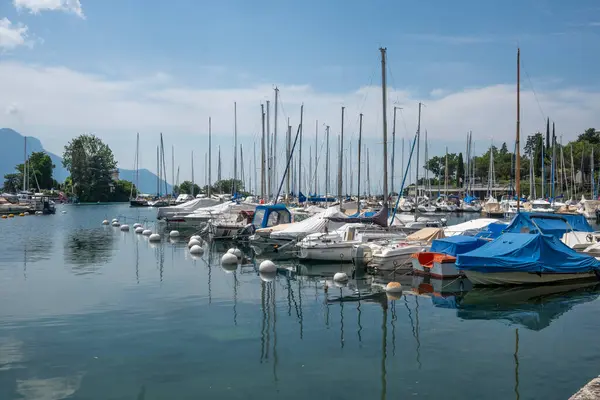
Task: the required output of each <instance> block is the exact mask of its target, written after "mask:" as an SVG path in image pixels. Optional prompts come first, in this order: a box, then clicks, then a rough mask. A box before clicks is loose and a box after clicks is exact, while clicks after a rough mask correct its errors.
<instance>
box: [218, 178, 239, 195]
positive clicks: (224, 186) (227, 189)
mask: <svg viewBox="0 0 600 400" xmlns="http://www.w3.org/2000/svg"><path fill="white" fill-rule="evenodd" d="M234 182H235V183H236V185H235V187H236V190H237V192H238V193H242V192H244V189H245V188H244V183H243V182H242V181H241V180H239V179H236V180H234V179H222V180H220V181H217V182H215V183H214V185H213V186H212V189H211V191H212V192H213V193H232V192H233V184H234Z"/></svg>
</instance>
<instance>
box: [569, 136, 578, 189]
mask: <svg viewBox="0 0 600 400" xmlns="http://www.w3.org/2000/svg"><path fill="white" fill-rule="evenodd" d="M570 147H571V198H572V197H573V196H577V190H576V189H575V163H574V162H573V144H571V146H570Z"/></svg>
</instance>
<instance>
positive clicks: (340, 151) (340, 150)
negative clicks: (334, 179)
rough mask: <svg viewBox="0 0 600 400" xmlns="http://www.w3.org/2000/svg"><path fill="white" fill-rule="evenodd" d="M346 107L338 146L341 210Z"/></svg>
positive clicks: (338, 188) (338, 190)
mask: <svg viewBox="0 0 600 400" xmlns="http://www.w3.org/2000/svg"><path fill="white" fill-rule="evenodd" d="M345 108H346V107H342V129H341V135H340V136H339V140H340V141H339V146H338V154H339V156H338V186H337V192H338V193H337V194H338V201H339V202H340V210H341V209H343V207H342V184H343V182H342V169H343V168H344V167H343V162H344V109H345Z"/></svg>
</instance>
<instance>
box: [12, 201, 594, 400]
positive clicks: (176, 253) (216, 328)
mask: <svg viewBox="0 0 600 400" xmlns="http://www.w3.org/2000/svg"><path fill="white" fill-rule="evenodd" d="M62 210H65V211H67V213H66V214H62V213H61V211H62ZM117 216H127V217H128V218H127V221H128V222H129V221H131V223H133V222H134V220H138V221H143V220H148V221H150V223H149V226H151V227H153V226H154V217H155V210H152V209H130V208H129V207H128V206H127V205H117V206H59V207H58V211H57V214H56V215H53V216H39V217H34V216H29V217H24V218H14V219H11V220H0V399H27V400H29V399H36V400H39V399H42V400H54V399H102V400H106V399H138V400H140V399H146V400H151V399H261V400H264V399H307V398H311V399H344V400H349V399H361V400H362V399H386V398H387V399H403V398H424V399H440V398H450V399H483V398H485V399H510V398H516V399H566V398H568V397H569V396H570V395H572V394H573V393H574V392H576V391H577V390H578V389H579V388H580V387H581V386H583V385H584V384H585V383H587V381H589V380H590V379H591V378H593V377H595V376H597V375H598V374H599V373H600V346H599V345H597V344H596V343H597V337H598V332H599V331H600V317H598V309H599V306H600V301H599V300H598V295H599V294H600V290H599V289H598V287H597V285H596V284H594V283H591V284H589V283H588V284H585V285H571V286H568V287H559V288H556V287H554V288H541V289H540V288H538V289H494V290H483V289H476V290H472V291H469V292H466V293H462V294H460V295H458V296H450V295H432V294H422V295H416V294H415V292H413V291H411V282H412V278H411V277H408V278H405V279H403V280H402V282H403V284H404V286H405V290H406V293H405V294H404V295H403V296H400V297H398V298H397V299H389V298H387V297H386V296H385V294H383V295H382V294H378V293H377V287H378V285H377V284H378V283H379V284H384V283H385V282H386V278H385V277H371V276H366V277H361V278H357V279H353V280H351V281H350V282H349V284H348V286H347V287H344V288H337V287H335V286H332V287H329V289H328V290H327V291H326V290H324V287H325V286H329V285H328V284H327V283H326V281H327V280H330V279H331V278H330V277H331V276H332V275H333V273H335V272H337V271H339V270H340V269H341V268H344V269H345V270H346V271H348V272H350V270H351V266H345V267H340V266H338V265H319V266H297V265H294V263H290V264H289V270H288V271H287V272H284V273H280V274H279V275H277V277H276V278H275V279H274V280H272V281H266V282H265V281H263V280H261V278H260V277H259V275H258V273H257V272H255V269H254V268H253V267H252V266H250V265H248V266H244V267H242V268H238V269H237V270H235V271H226V270H224V269H223V268H222V267H221V266H220V265H219V264H220V255H221V254H222V252H223V251H225V250H226V249H227V248H228V247H230V246H229V245H228V244H220V245H219V246H217V247H213V248H208V247H207V248H206V250H207V251H206V252H205V254H204V255H203V256H202V257H201V258H198V259H194V258H191V257H190V255H189V253H188V251H187V246H186V240H182V241H180V242H175V243H172V242H170V241H169V240H163V241H162V242H161V243H160V244H157V245H152V244H150V243H148V240H147V239H146V238H145V237H142V236H141V235H136V234H135V233H133V230H132V231H130V232H121V231H119V230H118V228H112V227H110V226H102V225H101V224H100V223H101V221H102V220H103V219H112V218H114V217H117ZM407 279H408V280H407ZM417 284H418V282H416V283H415V286H416V285H417ZM427 287H428V285H427V284H424V285H421V289H423V288H427ZM425 291H426V290H425ZM357 293H360V294H361V295H360V296H358V295H357ZM341 300H343V301H341Z"/></svg>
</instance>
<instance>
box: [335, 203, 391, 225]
mask: <svg viewBox="0 0 600 400" xmlns="http://www.w3.org/2000/svg"><path fill="white" fill-rule="evenodd" d="M327 218H328V219H329V220H330V221H333V222H343V223H346V224H350V223H357V224H377V225H379V226H382V227H384V228H385V227H387V222H388V207H387V206H386V205H384V206H383V207H382V208H381V210H379V211H377V213H375V214H374V215H373V216H371V217H366V216H364V217H342V218H340V217H337V216H331V217H327Z"/></svg>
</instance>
